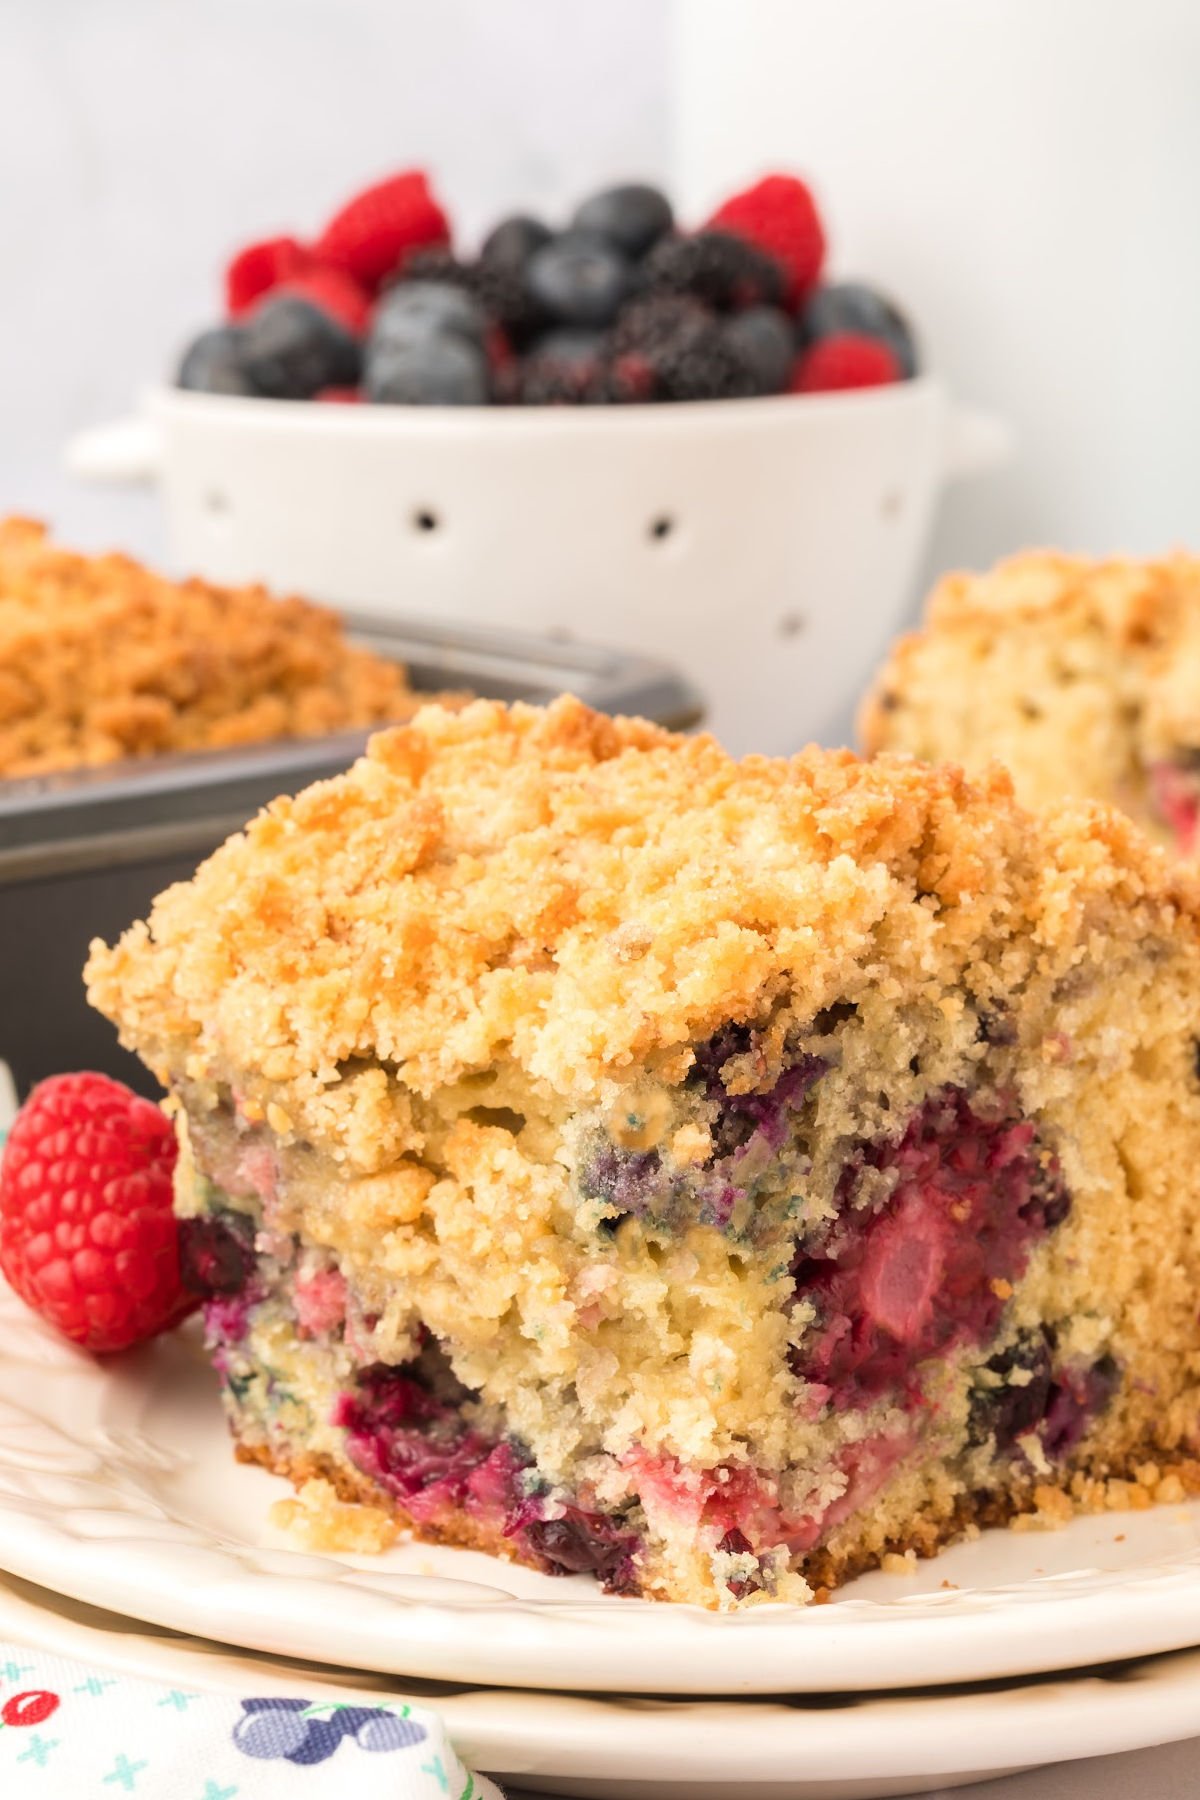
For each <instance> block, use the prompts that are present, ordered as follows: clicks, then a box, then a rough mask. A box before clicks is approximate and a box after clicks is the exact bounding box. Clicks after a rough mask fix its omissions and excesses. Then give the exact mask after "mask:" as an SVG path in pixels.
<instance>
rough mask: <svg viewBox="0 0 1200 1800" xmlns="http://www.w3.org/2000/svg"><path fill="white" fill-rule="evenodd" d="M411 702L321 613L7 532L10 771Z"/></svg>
mask: <svg viewBox="0 0 1200 1800" xmlns="http://www.w3.org/2000/svg"><path fill="white" fill-rule="evenodd" d="M416 705H417V702H416V700H415V699H414V696H413V694H412V693H411V691H410V689H409V688H408V686H407V683H406V680H405V676H404V671H403V669H401V668H400V667H399V665H398V664H396V663H393V662H389V661H387V660H386V659H384V658H383V657H379V656H375V655H373V654H372V653H371V652H369V651H366V650H361V649H356V648H355V647H353V646H352V645H350V644H349V643H348V642H347V641H346V637H345V633H344V630H343V627H342V624H341V621H340V620H339V619H338V617H337V615H336V614H335V613H333V612H330V611H327V610H326V609H325V608H323V607H319V606H313V605H311V604H310V603H309V602H307V601H304V600H298V599H275V598H273V597H272V596H271V595H270V594H268V593H267V592H266V591H265V589H263V588H260V587H244V588H221V587H214V586H212V585H210V584H209V583H208V582H204V581H199V580H192V581H185V582H172V581H167V580H165V579H164V578H163V577H161V576H159V575H155V574H153V573H152V572H151V571H150V570H148V569H144V568H142V567H141V566H140V565H139V564H138V563H135V562H132V561H130V560H129V558H127V557H124V556H115V555H110V556H95V557H89V556H79V555H76V554H74V553H73V552H71V551H68V550H63V549H60V548H58V547H57V546H56V545H55V544H53V543H51V542H50V541H49V539H48V537H47V535H46V532H45V529H44V527H42V526H41V525H38V524H36V523H34V522H33V521H32V520H28V519H8V520H5V521H0V776H21V775H41V774H45V773H47V772H49V771H51V770H55V769H67V768H74V767H79V766H81V765H86V764H90V765H95V764H103V763H109V762H115V761H117V760H119V759H121V758H123V757H131V756H149V755H157V754H161V753H163V752H165V751H171V750H202V749H217V748H220V747H223V746H230V745H235V744H249V743H256V742H261V741H266V740H268V739H271V738H277V737H311V736H317V735H320V734H321V733H323V732H329V731H338V730H347V729H350V728H352V727H355V726H366V725H380V724H386V723H388V722H390V721H392V720H398V719H404V718H407V717H409V716H410V715H411V713H412V712H413V710H414V709H415V707H416Z"/></svg>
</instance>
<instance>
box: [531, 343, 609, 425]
mask: <svg viewBox="0 0 1200 1800" xmlns="http://www.w3.org/2000/svg"><path fill="white" fill-rule="evenodd" d="M608 357H609V340H608V338H607V337H606V335H605V334H604V333H603V332H600V331H584V330H581V329H573V328H571V327H564V328H563V329H562V330H560V331H551V332H547V334H546V336H545V337H543V338H540V339H539V340H538V342H537V343H536V344H535V345H534V347H533V349H532V350H531V351H530V353H529V355H528V356H526V357H525V359H524V361H523V362H522V363H521V364H520V365H519V367H518V370H517V374H516V378H515V395H514V397H515V398H516V399H517V400H519V401H520V402H521V403H522V404H523V405H525V406H593V405H597V404H599V403H600V402H602V401H604V400H606V399H607V398H608V390H609V360H608Z"/></svg>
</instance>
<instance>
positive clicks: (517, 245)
mask: <svg viewBox="0 0 1200 1800" xmlns="http://www.w3.org/2000/svg"><path fill="white" fill-rule="evenodd" d="M551 236H552V233H551V232H550V230H549V228H548V227H547V226H545V225H543V224H542V221H541V220H540V219H534V218H531V217H530V216H529V214H528V213H513V214H512V215H511V217H510V218H507V219H501V221H500V223H499V224H498V225H493V227H492V229H491V230H490V231H489V232H488V234H487V236H486V237H485V238H484V240H483V245H482V248H481V249H480V252H479V257H480V261H481V262H485V263H488V264H490V265H491V267H492V268H495V269H523V268H524V267H525V264H526V263H527V262H528V261H529V259H530V257H531V256H532V255H533V253H534V251H535V250H540V249H541V247H542V245H543V244H548V243H549V242H550V238H551Z"/></svg>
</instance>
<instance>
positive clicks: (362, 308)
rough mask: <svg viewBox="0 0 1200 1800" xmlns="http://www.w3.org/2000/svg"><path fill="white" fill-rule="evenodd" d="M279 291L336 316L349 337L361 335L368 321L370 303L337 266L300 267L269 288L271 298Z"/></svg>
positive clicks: (334, 317) (348, 276) (356, 285)
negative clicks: (296, 296) (298, 272)
mask: <svg viewBox="0 0 1200 1800" xmlns="http://www.w3.org/2000/svg"><path fill="white" fill-rule="evenodd" d="M280 294H298V295H299V296H300V298H301V299H302V300H311V301H312V303H313V305H314V306H319V307H320V308H321V311H322V312H324V313H328V315H329V317H330V318H331V319H336V320H337V322H338V324H339V325H342V326H344V327H345V329H346V330H347V331H348V332H350V334H351V335H352V336H353V337H361V336H362V335H363V333H364V332H365V331H366V329H367V326H368V325H369V324H370V321H371V302H370V300H369V298H368V297H367V295H366V294H365V293H364V292H363V290H362V288H361V287H360V286H359V284H358V282H357V281H355V280H354V278H353V276H351V275H344V274H343V273H342V271H341V270H340V269H320V268H316V269H304V270H302V271H301V273H300V274H299V275H291V276H289V277H288V279H287V280H286V281H282V282H280V284H279V286H278V287H277V288H273V289H272V290H271V298H272V299H273V300H274V299H275V298H276V297H277V296H278V295H280Z"/></svg>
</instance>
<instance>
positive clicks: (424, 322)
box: [368, 281, 488, 354]
mask: <svg viewBox="0 0 1200 1800" xmlns="http://www.w3.org/2000/svg"><path fill="white" fill-rule="evenodd" d="M487 328H488V320H487V314H486V313H485V312H484V310H483V308H482V306H480V304H479V302H478V300H476V299H475V298H474V296H473V295H471V294H468V293H467V292H466V291H465V289H464V288H462V287H460V286H457V285H454V284H452V283H450V282H448V281H407V282H402V283H401V284H400V285H399V286H398V287H394V288H392V289H391V291H390V292H389V293H388V294H386V295H385V296H384V298H383V299H382V300H381V301H380V302H379V307H378V309H377V311H376V314H375V319H374V322H373V324H372V326H371V342H370V350H369V352H368V354H372V353H373V352H374V351H375V350H376V349H377V348H378V347H379V346H380V345H382V344H412V343H416V342H418V341H419V340H423V339H425V338H428V337H431V336H433V335H435V334H441V333H445V332H450V333H453V334H454V335H455V336H458V337H462V338H466V339H467V340H468V341H469V342H470V343H473V344H478V345H480V346H482V344H483V342H484V339H485V338H486V336H487Z"/></svg>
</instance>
